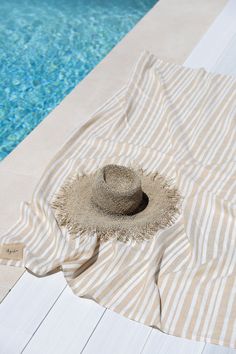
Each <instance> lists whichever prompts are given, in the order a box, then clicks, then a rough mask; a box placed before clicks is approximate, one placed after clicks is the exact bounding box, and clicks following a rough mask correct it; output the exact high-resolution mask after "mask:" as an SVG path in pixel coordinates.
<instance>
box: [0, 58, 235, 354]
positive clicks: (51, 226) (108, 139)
mask: <svg viewBox="0 0 236 354" xmlns="http://www.w3.org/2000/svg"><path fill="white" fill-rule="evenodd" d="M235 120H236V81H235V79H233V78H231V77H229V76H228V77H227V76H223V75H216V74H212V73H208V72H206V71H205V70H203V69H189V68H185V67H182V66H179V65H176V64H174V63H168V62H166V61H163V60H161V59H159V58H157V57H156V56H154V55H152V54H150V53H148V52H143V53H142V54H141V56H140V58H139V60H138V62H137V64H136V65H135V68H134V70H133V72H132V74H131V76H130V79H129V81H128V83H127V85H126V86H125V87H123V88H122V89H120V90H119V91H118V92H117V94H116V95H115V96H113V97H112V98H111V99H109V100H108V101H107V102H106V103H105V104H104V105H103V106H102V107H101V108H100V109H99V110H98V111H97V112H96V113H95V114H94V115H93V117H92V118H91V119H90V120H88V122H87V123H86V124H85V125H84V126H83V127H82V128H80V129H78V131H76V132H74V133H73V135H72V136H71V137H70V138H69V140H68V141H67V142H66V144H65V145H64V146H63V147H62V148H61V150H60V151H59V152H58V153H57V155H56V156H55V157H54V159H53V160H52V161H51V163H50V164H49V166H47V168H46V170H45V173H44V175H43V176H42V177H41V179H40V181H39V183H38V185H37V187H36V189H35V191H34V194H33V196H32V199H31V200H30V201H29V202H24V203H22V207H21V217H20V219H19V221H18V223H17V224H16V225H13V227H12V228H11V229H10V230H9V231H8V232H7V234H5V235H3V236H2V237H1V247H2V249H3V252H2V253H1V255H2V256H1V259H0V263H1V264H7V265H16V266H25V267H27V268H28V269H29V270H30V271H32V272H33V273H35V274H36V275H46V274H48V273H49V272H51V271H53V270H56V269H60V270H61V271H63V273H64V276H65V279H66V281H67V282H68V285H69V286H70V287H71V288H72V290H73V292H74V293H75V294H76V295H77V296H81V297H85V298H90V299H93V300H94V301H96V302H98V303H99V304H101V305H102V306H104V307H106V308H109V309H111V310H114V311H116V312H118V313H120V314H121V315H123V316H126V317H128V318H130V319H132V320H135V321H139V322H141V323H143V324H146V325H148V326H153V327H155V328H158V329H160V330H162V331H164V332H166V333H169V334H172V335H176V336H180V337H184V338H189V339H194V340H200V341H206V342H210V343H215V344H221V345H225V346H229V347H233V348H236V219H235V203H236V193H235V192H236V183H235V182H236V178H235V176H236V164H235V156H236V148H235V142H236V129H235ZM131 163H132V164H138V165H139V166H141V167H142V168H143V169H145V171H147V173H149V172H150V173H151V172H152V171H158V172H159V173H160V174H161V175H163V176H165V177H166V178H167V179H168V180H172V181H173V183H174V185H175V186H176V187H177V188H178V190H179V193H180V195H181V198H182V204H181V211H180V214H179V215H178V218H177V220H176V221H175V223H174V224H173V225H171V226H170V227H166V228H164V229H160V230H158V231H157V233H156V235H155V236H154V237H153V238H152V239H150V240H144V241H142V242H136V241H135V240H130V241H128V242H121V241H119V240H116V239H111V240H108V241H107V242H100V240H99V238H98V237H97V235H96V233H95V234H94V233H93V234H90V233H87V234H86V235H80V234H79V233H78V235H77V237H75V238H71V237H70V234H69V232H68V230H67V228H63V227H61V226H59V224H58V223H57V220H56V217H55V214H54V210H53V208H52V207H51V201H52V199H53V196H54V195H55V194H56V193H57V192H58V191H59V190H60V187H61V186H62V185H63V183H64V182H65V181H66V179H67V178H68V177H69V176H70V175H73V174H74V173H77V174H78V175H80V174H81V175H82V174H89V173H92V172H94V171H95V170H96V169H98V168H100V167H101V166H104V164H118V165H123V166H129V165H130V164H131ZM14 245H15V246H14ZM22 247H24V249H22Z"/></svg>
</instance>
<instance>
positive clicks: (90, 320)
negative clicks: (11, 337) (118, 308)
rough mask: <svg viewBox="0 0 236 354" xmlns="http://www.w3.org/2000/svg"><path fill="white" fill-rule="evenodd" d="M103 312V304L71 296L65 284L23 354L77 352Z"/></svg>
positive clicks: (70, 353) (85, 341)
mask: <svg viewBox="0 0 236 354" xmlns="http://www.w3.org/2000/svg"><path fill="white" fill-rule="evenodd" d="M104 312H105V309H104V308H103V307H101V306H99V305H98V304H96V303H95V302H94V301H92V300H87V299H81V298H79V297H77V296H75V295H74V294H73V293H72V291H71V289H70V288H69V287H67V288H66V289H65V291H64V292H63V293H62V295H61V296H60V298H59V299H58V301H57V302H56V303H55V305H54V306H53V308H52V310H51V311H50V313H49V314H48V316H47V317H46V318H45V320H44V321H43V323H42V324H41V326H40V327H39V329H38V330H37V332H36V333H35V335H34V337H33V338H32V340H31V341H30V342H29V343H28V345H27V346H26V348H25V349H24V351H23V353H24V354H26V353H28V354H32V353H34V354H37V353H38V354H42V353H47V354H50V353H51V354H55V353H57V354H61V353H66V354H68V353H69V354H73V353H75V354H78V353H80V352H81V350H82V349H83V348H84V346H85V345H86V343H87V341H88V339H89V337H90V335H91V333H92V332H93V330H94V329H95V327H96V326H97V324H98V322H99V320H100V318H101V316H102V315H103V313H104Z"/></svg>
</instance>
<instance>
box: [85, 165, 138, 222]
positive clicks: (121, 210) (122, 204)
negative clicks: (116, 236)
mask: <svg viewBox="0 0 236 354" xmlns="http://www.w3.org/2000/svg"><path fill="white" fill-rule="evenodd" d="M142 198H143V192H142V188H141V179H140V177H139V175H138V173H137V172H135V171H134V170H132V169H131V168H127V167H124V166H118V165H106V166H104V167H103V168H101V169H99V170H98V171H97V173H96V175H95V178H94V181H93V186H92V201H93V203H95V204H96V205H97V206H98V207H99V208H100V209H102V210H103V211H105V212H106V213H108V214H118V215H129V214H132V213H134V212H135V211H136V210H137V209H138V208H139V206H140V204H141V202H142Z"/></svg>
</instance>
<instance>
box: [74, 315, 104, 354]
mask: <svg viewBox="0 0 236 354" xmlns="http://www.w3.org/2000/svg"><path fill="white" fill-rule="evenodd" d="M106 310H107V309H104V311H103V313H102V315H101V317H100V318H99V320H98V322H97V323H96V325H95V327H94V329H93V330H92V332H91V333H90V335H89V337H88V339H87V341H86V342H85V345H84V346H83V348H82V350H81V352H80V354H82V353H83V352H84V349H85V348H86V346H87V345H88V343H89V341H90V339H91V338H92V336H93V334H94V332H95V331H96V329H97V327H98V325H99V323H100V322H101V320H102V318H103V316H104V315H105V312H106Z"/></svg>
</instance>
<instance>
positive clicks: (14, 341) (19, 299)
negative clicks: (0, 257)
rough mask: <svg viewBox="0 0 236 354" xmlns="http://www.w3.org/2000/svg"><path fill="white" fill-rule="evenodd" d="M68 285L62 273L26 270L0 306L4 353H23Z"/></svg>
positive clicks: (0, 345) (1, 337)
mask: <svg viewBox="0 0 236 354" xmlns="http://www.w3.org/2000/svg"><path fill="white" fill-rule="evenodd" d="M65 287H66V282H65V280H64V277H63V275H62V273H57V274H54V275H51V276H50V277H44V278H37V277H35V276H33V275H31V274H29V273H28V272H25V273H24V274H23V276H22V277H21V279H19V281H18V282H17V284H16V285H15V286H14V288H13V289H12V290H11V291H10V293H9V294H8V296H7V297H6V298H5V299H4V300H3V302H2V303H1V305H0V347H1V349H0V352H1V354H15V353H17V354H19V353H20V352H21V351H22V349H23V348H24V346H25V345H26V343H27V342H28V341H29V340H30V338H31V337H32V336H33V334H34V332H35V331H36V330H37V328H38V326H39V325H40V323H41V322H42V321H43V319H44V317H45V316H46V315H47V313H48V311H50V309H51V307H52V306H53V304H54V302H55V301H56V299H57V298H58V296H59V295H60V294H61V292H62V291H63V289H65Z"/></svg>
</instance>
